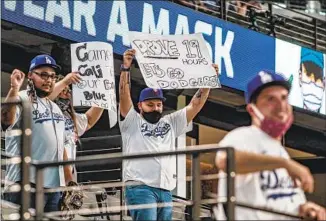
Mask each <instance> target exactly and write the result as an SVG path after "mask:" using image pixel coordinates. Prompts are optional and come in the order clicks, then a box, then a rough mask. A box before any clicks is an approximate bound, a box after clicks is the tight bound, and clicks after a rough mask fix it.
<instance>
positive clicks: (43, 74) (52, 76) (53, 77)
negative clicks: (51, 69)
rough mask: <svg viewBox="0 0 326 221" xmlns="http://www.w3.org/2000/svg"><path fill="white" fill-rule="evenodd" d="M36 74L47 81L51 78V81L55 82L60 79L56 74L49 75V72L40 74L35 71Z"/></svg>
mask: <svg viewBox="0 0 326 221" xmlns="http://www.w3.org/2000/svg"><path fill="white" fill-rule="evenodd" d="M33 73H34V74H36V75H38V76H39V77H40V78H42V79H43V80H45V81H47V80H48V79H49V78H50V80H52V81H54V80H56V79H57V78H58V77H57V76H56V74H49V73H48V72H41V73H38V72H36V71H33Z"/></svg>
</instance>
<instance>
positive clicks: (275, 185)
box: [260, 170, 298, 200]
mask: <svg viewBox="0 0 326 221" xmlns="http://www.w3.org/2000/svg"><path fill="white" fill-rule="evenodd" d="M260 188H261V190H262V191H263V192H264V193H265V196H266V199H267V200H269V199H273V200H276V199H279V198H286V197H288V198H292V197H293V196H295V195H296V194H298V192H297V191H296V189H295V187H294V183H293V181H292V179H291V177H289V176H282V174H279V173H278V172H277V171H276V170H272V171H262V172H260Z"/></svg>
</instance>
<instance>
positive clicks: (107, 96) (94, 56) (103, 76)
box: [70, 42, 117, 127]
mask: <svg viewBox="0 0 326 221" xmlns="http://www.w3.org/2000/svg"><path fill="white" fill-rule="evenodd" d="M70 49H71V67H72V70H73V71H78V72H79V73H80V75H81V78H82V80H81V82H80V83H78V84H74V85H73V105H74V106H86V107H100V108H103V109H107V110H108V114H109V120H110V127H113V126H114V125H115V124H116V123H117V104H116V94H115V79H114V66H113V63H114V62H113V49H112V46H111V45H110V44H108V43H105V42H83V43H77V44H71V47H70Z"/></svg>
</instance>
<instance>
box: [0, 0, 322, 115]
mask: <svg viewBox="0 0 326 221" xmlns="http://www.w3.org/2000/svg"><path fill="white" fill-rule="evenodd" d="M1 13H2V18H1V19H3V20H6V21H9V22H12V23H16V24H19V25H23V26H26V27H29V28H32V29H35V30H39V31H42V32H46V33H49V34H53V35H56V36H60V37H62V38H65V39H69V40H72V41H76V42H87V41H103V42H109V43H110V44H112V46H113V51H114V53H117V54H122V53H123V52H124V51H125V50H126V49H127V48H130V46H131V45H130V40H129V37H128V33H129V31H137V32H144V33H153V34H163V35H179V34H193V33H202V34H203V36H204V39H205V42H206V45H207V48H208V51H209V53H210V55H211V58H212V61H213V63H216V64H218V65H219V67H220V77H219V79H220V81H221V84H222V85H224V86H228V87H231V88H235V89H238V90H245V86H246V84H247V82H248V81H249V80H250V79H251V78H252V77H253V75H255V74H256V73H257V72H258V71H260V70H262V69H271V70H276V71H278V70H280V71H281V70H282V68H281V67H282V66H284V65H282V64H280V63H278V62H276V60H279V59H278V58H277V57H278V56H281V57H282V55H280V53H279V52H278V51H279V50H280V49H279V48H280V47H279V46H278V45H276V44H279V43H278V41H276V40H275V38H273V37H271V36H267V35H264V34H261V33H258V32H255V31H252V30H249V29H246V28H244V27H241V26H239V25H237V24H233V23H230V22H226V21H223V20H221V19H219V18H216V17H213V16H210V15H208V14H204V13H201V12H198V11H194V10H192V9H190V8H187V7H184V6H181V5H177V4H175V3H172V2H169V1H141V0H140V1H90V0H88V1H82V0H75V1H51V0H48V1H47V0H44V1H35V0H34V1H33V0H26V1H20V0H11V1H3V0H2V1H1ZM291 45H293V44H291ZM293 47H295V46H293ZM297 47H299V46H297ZM276 51H277V53H275V52H276ZM299 51H300V50H298V53H299ZM288 53H290V51H288V52H287V54H288ZM293 53H294V52H293ZM293 53H291V57H292V56H294V55H293ZM297 56H299V55H297ZM324 57H325V56H324ZM287 58H289V56H288V57H287ZM276 65H277V68H276ZM297 70H298V69H297ZM294 73H295V72H292V73H286V74H288V75H289V76H291V74H294ZM294 80H295V76H294V75H293V83H294ZM317 85H318V84H317ZM306 88H309V87H306ZM324 88H325V86H324V87H323V89H324ZM314 91H318V92H317V93H319V92H320V89H318V88H317V89H316V90H314ZM323 92H324V93H325V90H323ZM313 93H315V92H313ZM297 96H303V95H300V93H298V94H297ZM324 97H325V96H324ZM316 99H317V100H318V99H319V100H320V96H319V97H318V95H317V98H316ZM323 99H324V98H323ZM319 100H318V102H319ZM312 102H314V101H312ZM323 103H325V102H323ZM293 104H294V105H299V107H300V106H304V105H301V104H295V103H293ZM310 106H312V105H310ZM313 108H316V107H313ZM318 111H319V112H323V113H325V108H324V110H322V108H320V109H319V110H318Z"/></svg>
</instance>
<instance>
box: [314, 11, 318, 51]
mask: <svg viewBox="0 0 326 221" xmlns="http://www.w3.org/2000/svg"><path fill="white" fill-rule="evenodd" d="M313 21H314V37H315V39H314V47H315V49H316V50H317V48H318V41H317V38H318V26H317V19H316V18H314V19H313Z"/></svg>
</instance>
